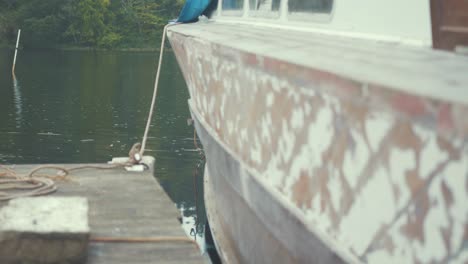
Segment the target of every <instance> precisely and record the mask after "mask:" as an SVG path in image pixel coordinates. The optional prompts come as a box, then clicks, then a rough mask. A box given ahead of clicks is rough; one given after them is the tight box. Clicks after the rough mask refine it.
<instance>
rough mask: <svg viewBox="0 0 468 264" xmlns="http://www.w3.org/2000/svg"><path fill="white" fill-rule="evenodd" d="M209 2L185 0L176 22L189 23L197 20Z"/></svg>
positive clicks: (204, 0) (206, 0)
mask: <svg viewBox="0 0 468 264" xmlns="http://www.w3.org/2000/svg"><path fill="white" fill-rule="evenodd" d="M210 2H211V0H187V2H185V5H184V7H183V8H182V11H180V15H179V18H177V21H176V22H180V23H189V22H195V21H197V20H198V17H199V16H200V15H202V14H203V12H205V10H206V9H207V8H208V5H209V4H210Z"/></svg>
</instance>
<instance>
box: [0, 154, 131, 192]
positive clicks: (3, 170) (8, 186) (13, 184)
mask: <svg viewBox="0 0 468 264" xmlns="http://www.w3.org/2000/svg"><path fill="white" fill-rule="evenodd" d="M128 165H129V164H127V163H118V164H112V165H109V166H99V165H81V166H76V167H70V168H65V167H62V166H57V165H42V166H38V167H36V168H34V169H32V170H31V171H30V172H29V173H27V174H17V173H16V172H15V171H14V170H13V169H11V168H9V167H6V166H3V165H0V201H8V200H11V199H15V198H19V197H26V196H40V195H47V194H50V193H53V192H55V191H56V190H57V184H56V181H65V180H67V179H68V175H69V174H70V172H72V171H77V170H82V169H100V170H103V169H114V168H119V167H123V166H128ZM43 170H55V171H57V173H56V174H55V175H54V174H38V172H40V171H43Z"/></svg>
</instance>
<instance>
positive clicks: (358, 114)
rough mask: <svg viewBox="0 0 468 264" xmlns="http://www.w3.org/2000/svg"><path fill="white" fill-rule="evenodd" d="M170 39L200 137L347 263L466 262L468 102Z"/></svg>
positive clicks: (193, 41) (199, 41)
mask: <svg viewBox="0 0 468 264" xmlns="http://www.w3.org/2000/svg"><path fill="white" fill-rule="evenodd" d="M169 38H170V41H171V45H172V47H173V49H174V51H175V53H176V56H177V59H178V61H179V64H180V66H181V68H182V72H183V73H184V76H185V79H186V82H187V85H188V87H189V90H190V95H191V102H192V111H193V112H196V113H197V115H199V117H200V119H201V120H202V121H203V123H205V124H206V126H208V127H205V129H210V130H212V131H213V133H214V137H215V138H216V140H217V141H219V142H221V143H222V144H223V146H225V147H226V148H227V149H228V150H229V151H230V152H231V153H233V156H234V157H235V158H236V159H238V162H240V163H241V164H242V166H243V167H245V168H246V169H247V170H248V171H249V172H251V173H250V174H251V176H250V177H254V178H255V179H256V180H257V181H258V182H260V183H261V184H262V185H263V186H264V187H265V188H266V189H267V190H269V191H271V193H272V196H273V197H275V199H276V201H275V202H278V203H281V204H282V205H283V206H284V207H285V208H287V209H288V210H289V211H291V212H292V213H293V214H294V215H296V216H297V217H298V219H299V220H300V221H301V222H303V223H304V225H306V226H307V227H308V228H309V230H310V231H311V232H313V233H318V234H321V236H322V238H323V239H324V240H325V241H326V243H327V245H329V246H330V247H335V248H336V250H338V251H339V252H340V253H339V254H340V255H341V256H342V257H344V258H345V259H346V260H347V261H356V262H372V263H406V262H420V263H430V262H446V261H453V262H459V263H462V262H467V261H468V249H467V247H466V243H467V238H466V235H465V234H467V233H468V229H467V223H468V219H467V218H468V204H467V202H466V201H468V190H467V186H468V143H467V141H468V118H466V116H467V114H468V105H467V104H463V103H461V102H450V101H445V100H438V99H434V98H429V97H424V96H420V95H418V96H416V95H413V94H410V93H406V92H402V91H400V90H398V89H392V87H385V86H384V85H383V84H374V83H365V82H362V81H356V80H352V79H349V78H344V77H340V76H339V75H336V74H331V73H328V72H324V71H321V70H319V69H314V68H307V67H303V66H300V65H294V64H289V63H288V62H285V61H281V60H276V59H274V58H269V57H265V56H262V55H258V54H254V53H249V52H246V51H243V50H238V49H234V48H231V47H229V46H228V45H220V44H216V43H212V42H209V41H205V40H203V39H200V38H195V37H188V36H185V35H183V34H178V33H177V32H175V31H173V32H170V34H169ZM207 159H208V163H209V162H210V160H211V159H213V158H212V157H210V156H208V157H207ZM243 195H244V199H245V202H246V203H247V204H249V205H250V204H252V203H253V201H250V200H249V199H250V198H249V197H250V195H249V194H248V193H243Z"/></svg>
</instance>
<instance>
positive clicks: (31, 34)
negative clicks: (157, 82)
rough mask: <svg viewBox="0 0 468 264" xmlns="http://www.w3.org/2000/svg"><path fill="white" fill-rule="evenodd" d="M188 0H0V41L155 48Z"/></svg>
mask: <svg viewBox="0 0 468 264" xmlns="http://www.w3.org/2000/svg"><path fill="white" fill-rule="evenodd" d="M183 3H184V0H0V44H4V45H14V43H15V40H16V32H17V29H18V28H21V30H22V34H21V35H22V36H21V43H22V45H23V46H24V47H36V48H47V47H57V46H77V47H80V46H83V47H101V48H126V47H151V46H155V43H156V42H157V41H158V40H159V39H160V37H161V31H162V28H163V26H164V25H165V24H166V23H167V21H168V20H169V19H172V18H176V17H177V15H178V12H179V11H180V8H181V7H182V5H183Z"/></svg>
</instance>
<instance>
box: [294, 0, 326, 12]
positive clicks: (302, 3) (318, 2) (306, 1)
mask: <svg viewBox="0 0 468 264" xmlns="http://www.w3.org/2000/svg"><path fill="white" fill-rule="evenodd" d="M332 6H333V0H289V1H288V9H289V12H293V13H294V12H313V13H330V12H331V10H332Z"/></svg>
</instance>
